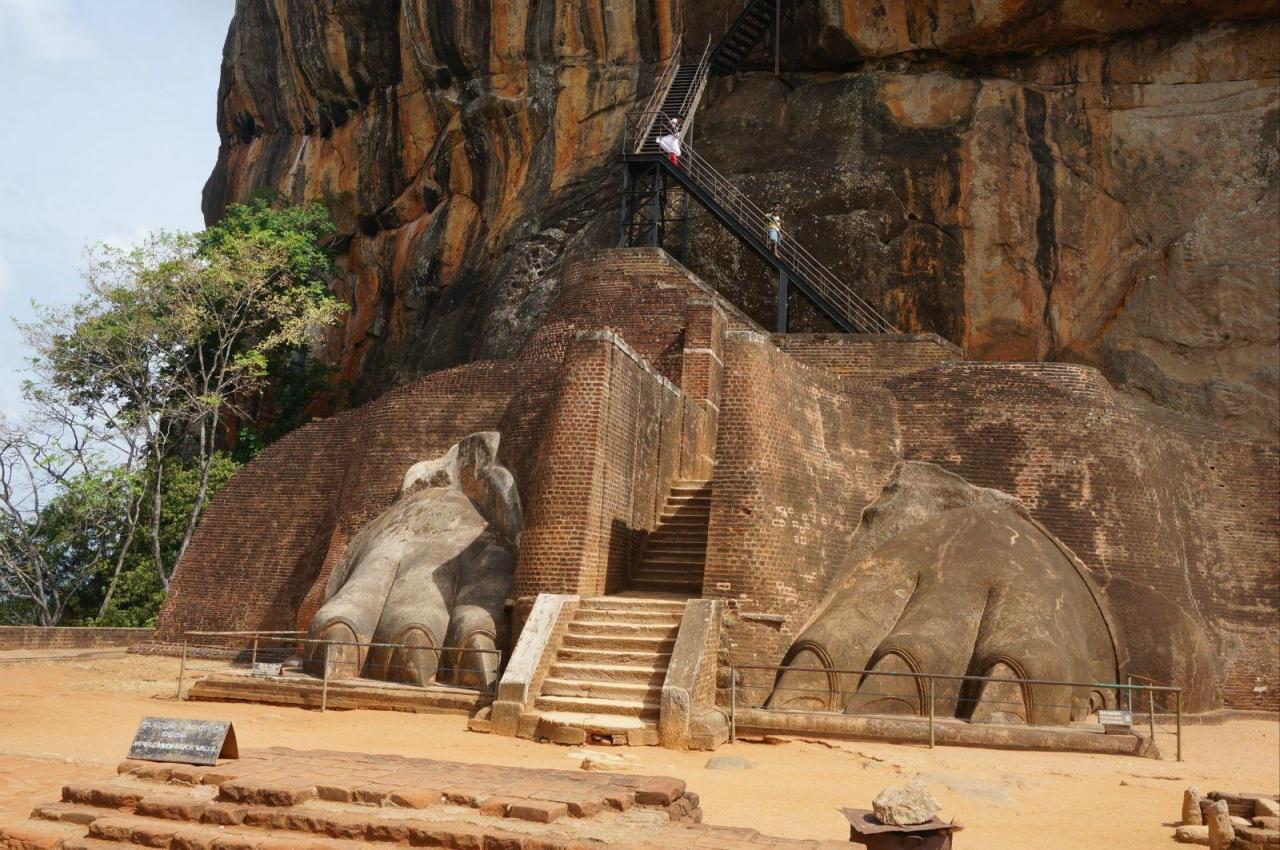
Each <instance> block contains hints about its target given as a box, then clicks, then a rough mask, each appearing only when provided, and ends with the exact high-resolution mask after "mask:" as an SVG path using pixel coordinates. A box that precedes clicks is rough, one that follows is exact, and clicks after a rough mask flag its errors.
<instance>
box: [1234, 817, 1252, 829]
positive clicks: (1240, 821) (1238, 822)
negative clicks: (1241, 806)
mask: <svg viewBox="0 0 1280 850" xmlns="http://www.w3.org/2000/svg"><path fill="white" fill-rule="evenodd" d="M1250 825H1251V824H1250V823H1249V819H1248V818H1242V817H1240V816H1239V815H1232V816H1231V826H1232V827H1238V826H1250Z"/></svg>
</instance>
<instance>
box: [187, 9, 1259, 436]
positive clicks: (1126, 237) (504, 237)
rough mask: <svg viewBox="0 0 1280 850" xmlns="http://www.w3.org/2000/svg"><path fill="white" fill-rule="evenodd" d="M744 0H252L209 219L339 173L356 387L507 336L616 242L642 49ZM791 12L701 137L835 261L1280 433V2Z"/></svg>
mask: <svg viewBox="0 0 1280 850" xmlns="http://www.w3.org/2000/svg"><path fill="white" fill-rule="evenodd" d="M729 5H731V4H730V3H726V2H719V0H716V2H705V3H697V4H694V3H688V4H684V8H683V9H682V8H681V7H680V6H681V4H680V3H679V2H677V0H631V2H613V0H610V2H607V3H606V2H603V0H555V1H554V2H543V3H538V2H531V0H493V2H491V3H484V4H481V3H471V2H464V3H456V2H445V0H403V1H402V2H400V3H391V2H385V3H384V2H373V0H364V2H355V0H323V2H319V1H318V2H302V0H241V2H240V3H239V4H238V8H237V12H236V17H235V20H234V21H233V23H232V26H231V31H230V33H229V35H228V40H227V48H226V53H225V58H224V67H223V83H222V87H221V91H220V94H219V126H220V129H221V132H222V135H223V146H222V150H221V152H220V155H219V160H218V164H217V167H216V168H215V171H214V173H213V175H212V177H211V178H210V181H209V184H208V186H207V188H206V194H205V209H206V215H207V216H208V217H209V218H211V219H213V218H216V217H217V215H218V214H219V211H220V210H221V209H222V208H223V207H224V206H225V204H226V203H227V202H229V201H232V200H236V199H241V198H244V197H246V196H247V195H249V194H250V193H252V192H253V191H255V190H258V189H263V188H270V189H276V190H279V191H282V192H284V193H285V194H286V195H288V196H291V197H294V198H299V199H300V198H327V199H328V200H329V202H330V203H331V206H333V208H334V209H335V212H336V214H337V217H338V219H339V223H340V227H341V228H342V229H343V231H344V232H345V233H347V234H349V235H350V239H349V242H348V245H347V247H346V250H345V254H344V263H345V267H346V269H347V271H348V275H347V276H346V278H345V279H344V280H342V281H340V282H339V284H338V288H339V290H340V292H341V294H342V295H343V296H344V297H346V298H348V299H349V300H350V302H351V303H352V305H353V312H352V314H351V318H350V319H349V321H348V322H347V324H346V326H345V327H344V328H343V329H342V330H341V331H340V332H338V333H335V335H334V336H333V338H332V339H330V340H329V341H328V343H327V344H328V356H329V357H330V358H332V359H333V360H334V362H336V363H338V364H339V365H340V374H341V377H342V380H343V382H344V384H343V386H344V387H349V388H350V389H349V390H343V392H345V393H347V395H346V397H344V398H343V401H351V402H354V401H359V400H363V399H366V398H368V397H371V396H373V395H376V394H378V393H379V392H381V391H382V390H383V389H385V388H386V387H387V386H389V385H392V384H395V383H398V382H400V381H402V380H403V379H404V378H405V377H406V376H408V375H411V374H415V373H419V372H422V371H426V370H430V369H433V368H438V367H441V366H444V365H449V364H453V363H457V362H462V361H465V360H467V359H472V358H476V357H483V356H493V355H504V354H510V353H511V352H512V351H514V350H515V348H516V347H517V346H518V344H519V342H520V341H521V340H522V339H523V338H525V337H526V336H527V334H528V333H529V332H530V331H531V330H532V329H533V328H534V327H535V326H536V325H537V323H538V322H539V321H540V319H541V317H542V315H543V314H544V312H545V309H546V307H547V305H548V304H549V302H550V299H551V297H552V296H553V295H554V293H555V291H556V289H557V287H558V285H559V284H558V277H557V265H558V261H559V259H560V258H561V257H562V256H563V255H564V253H565V252H566V251H567V250H570V249H571V248H573V247H574V246H577V245H589V244H595V245H601V244H608V243H610V242H612V241H613V240H614V239H615V238H616V234H615V232H614V227H615V218H614V215H615V208H616V194H617V186H618V178H617V176H616V175H615V173H614V168H613V166H612V161H611V158H612V156H613V155H614V153H615V151H616V141H617V136H618V134H619V132H620V130H621V127H622V122H623V114H624V113H625V111H626V110H627V109H628V108H630V107H631V106H632V104H633V103H634V101H635V99H636V97H637V93H640V94H643V93H645V92H646V91H647V86H648V85H649V84H650V82H649V81H650V79H651V77H652V71H653V62H654V61H655V60H656V59H657V58H658V57H660V56H662V55H665V54H666V52H667V51H668V49H669V46H670V44H671V43H672V38H673V33H675V32H678V31H679V30H680V29H681V19H683V25H684V29H685V31H686V32H687V33H688V35H689V38H690V40H691V41H693V42H695V43H701V42H702V40H703V39H705V37H706V35H707V33H708V32H710V31H711V30H712V29H713V28H714V26H715V22H716V20H717V19H718V18H719V16H720V15H721V13H722V12H723V11H724V8H725V7H726V6H729ZM797 10H798V11H797V13H796V20H795V23H794V25H788V31H789V32H794V33H795V34H796V38H795V49H794V56H795V59H796V68H797V72H796V73H795V74H794V75H793V76H792V77H791V78H790V79H789V81H788V83H789V84H784V83H783V82H781V81H779V80H777V79H775V78H773V77H772V76H771V75H768V74H766V73H758V74H751V73H748V74H743V75H740V76H739V77H737V78H734V79H732V80H720V81H718V82H716V83H715V84H714V86H713V87H712V90H711V91H710V93H709V96H708V98H707V99H706V100H705V101H704V106H703V109H702V111H701V112H700V114H699V116H698V119H697V122H698V123H697V126H696V127H695V128H694V137H693V143H694V145H695V146H696V147H697V148H698V149H699V151H700V152H702V153H703V154H704V155H706V156H707V157H708V158H709V159H710V160H711V161H712V162H713V163H715V164H716V165H717V167H719V168H721V170H722V171H724V172H725V173H726V174H729V175H732V176H734V177H735V179H737V180H738V181H740V183H741V185H742V186H743V188H744V189H745V190H746V191H748V193H749V194H751V195H752V196H754V197H757V198H758V199H760V200H762V201H777V202H780V203H781V204H782V205H783V208H784V213H785V220H786V224H787V226H788V227H789V228H790V229H792V230H794V231H795V232H796V233H798V234H799V235H800V236H801V238H802V239H803V240H805V241H806V242H807V243H808V244H809V245H810V246H811V247H812V248H813V249H814V251H815V253H817V254H818V256H819V257H820V258H821V259H823V260H824V261H825V262H827V263H828V264H829V265H830V266H831V267H832V268H833V269H835V270H836V271H837V272H839V273H840V274H841V276H843V277H845V278H846V279H848V280H850V281H852V282H854V283H856V284H857V285H858V287H859V288H860V289H861V290H862V291H863V292H865V293H867V294H868V296H869V297H870V300H872V301H873V302H877V303H879V304H880V306H881V307H882V308H883V310H884V311H885V313H886V314H887V315H888V316H889V317H890V318H891V319H893V320H895V321H896V322H897V323H898V324H899V325H900V326H901V327H902V328H904V329H909V330H932V331H936V332H938V333H941V334H943V335H944V336H946V337H948V338H950V339H952V340H953V341H955V342H957V343H959V344H960V345H962V346H963V347H964V349H965V352H966V354H967V355H968V356H969V357H978V358H991V359H1057V360H1070V361H1076V362H1084V363H1089V364H1092V365H1096V366H1098V367H1099V368H1101V369H1102V370H1103V371H1104V373H1105V374H1107V375H1108V377H1109V378H1110V379H1111V380H1112V381H1113V382H1114V383H1116V384H1118V385H1122V386H1125V387H1128V388H1130V389H1131V390H1132V391H1133V392H1135V393H1136V394H1139V395H1143V396H1146V397H1149V398H1151V399H1153V400H1155V401H1157V402H1158V403H1161V404H1164V405H1167V406H1170V407H1174V408H1177V409H1180V410H1184V411H1187V412H1191V413H1194V414H1196V415H1199V416H1202V417H1205V418H1207V419H1209V420H1211V421H1214V422H1217V423H1221V424H1225V425H1228V426H1230V427H1234V428H1237V429H1239V430H1244V431H1247V432H1250V433H1253V434H1259V435H1266V436H1270V437H1274V436H1275V435H1276V434H1277V433H1280V422H1278V421H1277V409H1278V407H1277V398H1278V397H1280V387H1278V377H1277V375H1278V373H1280V362H1278V360H1277V353H1276V344H1277V330H1276V329H1277V326H1278V324H1280V315H1278V308H1277V303H1278V300H1280V299H1278V293H1277V278H1278V277H1280V224H1278V222H1280V154H1278V151H1277V133H1278V132H1280V94H1278V91H1277V84H1278V82H1280V58H1277V57H1280V24H1278V21H1280V16H1278V15H1277V4H1276V2H1275V0H1221V2H1209V0H1192V2H1174V0H1163V2H1161V1H1160V0H1151V1H1150V2H1142V3H1129V2H1123V3H1122V2H1119V0H1104V2H1083V0H1080V1H1079V2H1077V1H1076V0H1035V2H1032V0H983V2H969V0H963V2H962V0H909V2H902V3H883V2H875V1H874V0H842V2H834V1H833V0H822V2H817V1H816V0H804V2H800V3H799V5H798V7H797ZM744 139H750V140H751V141H750V144H749V145H747V144H743V140H744ZM687 262H688V264H689V266H690V267H691V268H692V269H693V270H694V271H696V272H697V273H699V274H700V275H701V276H703V277H704V278H705V279H707V280H708V281H711V282H714V283H715V284H716V285H717V286H718V287H719V288H720V289H721V290H722V291H724V292H725V293H726V294H728V295H729V297H731V298H732V299H733V300H735V301H736V302H737V303H739V304H740V305H742V306H743V307H744V308H745V309H747V310H748V312H750V313H751V314H752V315H753V316H754V317H756V318H757V319H760V320H764V321H770V320H771V314H772V306H771V303H772V292H771V289H770V283H769V281H768V278H767V275H766V274H765V273H764V270H763V268H762V267H760V266H759V265H758V264H757V263H756V262H755V261H754V260H753V259H752V258H750V257H749V256H746V255H744V254H743V252H742V251H741V249H740V248H739V247H738V246H737V245H736V244H735V243H733V242H732V240H731V239H729V238H728V237H727V235H726V234H725V233H724V232H723V231H722V230H720V228H719V227H718V226H717V225H715V224H714V222H710V221H707V220H706V219H705V218H703V219H700V220H698V221H697V222H696V223H695V227H694V232H693V238H692V251H691V253H690V255H689V257H688V259H687ZM821 327H822V320H821V319H820V317H818V316H817V315H815V314H813V313H812V312H811V311H807V310H806V309H805V308H804V305H801V304H797V305H795V310H794V312H793V328H795V329H798V330H803V329H818V328H821Z"/></svg>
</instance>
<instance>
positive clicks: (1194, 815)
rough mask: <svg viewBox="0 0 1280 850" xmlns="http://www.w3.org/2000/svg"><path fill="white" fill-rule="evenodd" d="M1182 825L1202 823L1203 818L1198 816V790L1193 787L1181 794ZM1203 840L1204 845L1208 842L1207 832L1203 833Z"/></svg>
mask: <svg viewBox="0 0 1280 850" xmlns="http://www.w3.org/2000/svg"><path fill="white" fill-rule="evenodd" d="M1182 823H1183V824H1184V825H1187V826H1199V825H1200V824H1202V823H1204V818H1203V817H1201V816H1200V789H1199V788H1197V787H1196V786H1194V785H1192V786H1191V787H1190V788H1188V789H1187V790H1186V791H1183V792H1182ZM1178 840H1179V841H1181V840H1182V839H1180V838H1179V839H1178ZM1204 840H1205V842H1206V843H1208V841H1209V832H1208V830H1206V831H1205V834H1204Z"/></svg>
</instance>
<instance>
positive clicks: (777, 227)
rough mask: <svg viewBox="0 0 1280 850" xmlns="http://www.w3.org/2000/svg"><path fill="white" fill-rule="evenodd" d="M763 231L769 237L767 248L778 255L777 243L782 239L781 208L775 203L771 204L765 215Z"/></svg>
mask: <svg viewBox="0 0 1280 850" xmlns="http://www.w3.org/2000/svg"><path fill="white" fill-rule="evenodd" d="M765 222H766V223H765V232H766V235H767V236H768V237H769V250H771V251H773V255H774V256H775V257H776V256H778V244H779V243H780V242H781V241H782V208H781V207H779V206H778V205H777V204H774V205H773V209H771V210H769V214H768V215H767V216H765Z"/></svg>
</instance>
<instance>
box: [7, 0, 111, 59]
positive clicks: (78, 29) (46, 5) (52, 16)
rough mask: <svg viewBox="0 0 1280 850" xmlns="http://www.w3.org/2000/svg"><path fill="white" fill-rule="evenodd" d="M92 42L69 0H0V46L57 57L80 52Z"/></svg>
mask: <svg viewBox="0 0 1280 850" xmlns="http://www.w3.org/2000/svg"><path fill="white" fill-rule="evenodd" d="M92 46H93V39H92V37H91V36H90V34H89V30H88V29H86V28H85V26H84V24H83V23H82V22H81V20H80V17H79V16H78V15H76V13H75V11H74V9H73V8H72V6H71V3H70V0H0V48H3V49H5V50H14V51H17V52H19V53H21V54H24V55H26V56H27V57H28V58H31V59H43V60H58V59H68V58H72V57H75V56H82V55H84V54H85V53H88V52H89V51H90V49H91V48H92Z"/></svg>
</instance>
